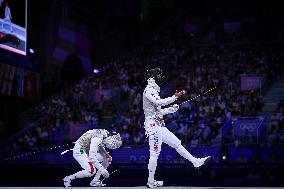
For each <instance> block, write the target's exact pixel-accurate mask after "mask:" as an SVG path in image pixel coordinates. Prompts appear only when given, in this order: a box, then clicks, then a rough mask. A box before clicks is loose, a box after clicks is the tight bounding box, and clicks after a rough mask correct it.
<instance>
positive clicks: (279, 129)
mask: <svg viewBox="0 0 284 189" xmlns="http://www.w3.org/2000/svg"><path fill="white" fill-rule="evenodd" d="M283 123H284V102H283V101H281V102H280V103H279V104H278V107H277V111H275V112H274V113H273V114H272V115H271V117H270V122H269V130H268V144H269V145H271V146H274V145H279V144H283V143H284V124H283Z"/></svg>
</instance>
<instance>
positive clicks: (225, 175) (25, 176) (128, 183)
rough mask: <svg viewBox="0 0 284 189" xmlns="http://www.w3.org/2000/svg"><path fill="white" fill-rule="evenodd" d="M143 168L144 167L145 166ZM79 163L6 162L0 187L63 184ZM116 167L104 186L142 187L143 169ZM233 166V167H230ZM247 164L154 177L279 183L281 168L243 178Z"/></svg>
mask: <svg viewBox="0 0 284 189" xmlns="http://www.w3.org/2000/svg"><path fill="white" fill-rule="evenodd" d="M145 168H146V167H145ZM212 169H214V170H215V172H216V176H215V177H214V178H212V177H210V176H209V174H208V173H209V172H210V171H211V170H212ZM79 170H80V169H79V167H77V166H76V167H54V166H53V167H51V166H49V167H48V166H38V165H33V166H10V167H7V166H6V167H3V166H2V167H1V172H2V173H1V179H0V187H25V188H33V187H37V188H38V187H40V188H44V187H63V181H62V179H63V178H64V177H65V176H67V175H70V174H73V173H75V172H77V171H79ZM114 170H118V171H117V172H115V173H113V174H111V175H110V177H109V178H107V179H105V180H104V182H103V183H104V184H106V185H107V188H132V187H133V188H145V185H146V181H147V169H144V168H140V169H135V170H133V169H127V168H122V167H118V166H112V167H111V168H109V172H112V171H114ZM232 170H234V171H232ZM249 170H251V168H250V167H244V168H235V167H227V168H226V169H224V168H222V169H220V168H216V167H214V166H213V165H208V166H207V167H206V168H203V169H201V170H195V169H188V168H184V169H171V170H169V169H166V168H160V169H158V170H157V173H156V179H157V180H163V181H164V187H163V188H177V187H178V188H195V189H199V188H226V187H229V188H247V187H250V188H253V187H256V186H258V187H262V188H271V187H281V186H283V174H282V173H281V169H278V168H276V169H274V170H273V169H271V173H273V174H274V175H279V176H278V177H277V176H275V178H274V180H273V181H271V182H268V181H264V180H265V179H266V178H264V177H261V179H260V181H259V180H258V181H247V180H246V179H245V178H246V175H247V171H249ZM91 180H92V178H83V179H76V180H73V181H72V183H71V185H72V187H90V185H89V183H90V181H91Z"/></svg>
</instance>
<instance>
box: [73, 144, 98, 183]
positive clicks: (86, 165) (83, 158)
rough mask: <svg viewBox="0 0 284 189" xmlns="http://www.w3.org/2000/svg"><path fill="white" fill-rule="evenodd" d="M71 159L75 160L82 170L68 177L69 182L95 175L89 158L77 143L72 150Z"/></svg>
mask: <svg viewBox="0 0 284 189" xmlns="http://www.w3.org/2000/svg"><path fill="white" fill-rule="evenodd" d="M73 157H74V158H75V159H76V160H77V162H78V163H79V164H80V165H81V167H82V168H83V169H84V170H82V171H79V172H77V173H75V174H73V175H70V176H69V178H70V179H71V180H73V179H76V178H84V177H91V176H93V175H94V173H95V167H94V165H93V164H92V163H91V162H90V160H89V157H88V155H87V153H86V152H85V149H83V148H81V146H80V145H79V144H77V143H76V144H75V147H74V148H73Z"/></svg>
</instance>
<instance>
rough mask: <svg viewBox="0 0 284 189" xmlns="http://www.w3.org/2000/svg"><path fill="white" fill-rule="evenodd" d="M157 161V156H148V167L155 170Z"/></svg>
mask: <svg viewBox="0 0 284 189" xmlns="http://www.w3.org/2000/svg"><path fill="white" fill-rule="evenodd" d="M157 162H158V157H156V156H150V159H149V163H148V169H149V170H152V171H155V170H156V167H157V164H158V163H157Z"/></svg>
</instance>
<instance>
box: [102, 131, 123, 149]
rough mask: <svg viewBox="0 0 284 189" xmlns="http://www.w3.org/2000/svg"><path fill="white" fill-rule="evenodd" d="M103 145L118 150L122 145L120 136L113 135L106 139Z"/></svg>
mask: <svg viewBox="0 0 284 189" xmlns="http://www.w3.org/2000/svg"><path fill="white" fill-rule="evenodd" d="M103 143H104V144H105V145H106V147H107V148H108V149H116V148H119V147H120V146H121V145H122V141H121V137H120V134H119V133H117V134H113V135H111V136H108V137H106V138H105V139H104V141H103Z"/></svg>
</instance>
